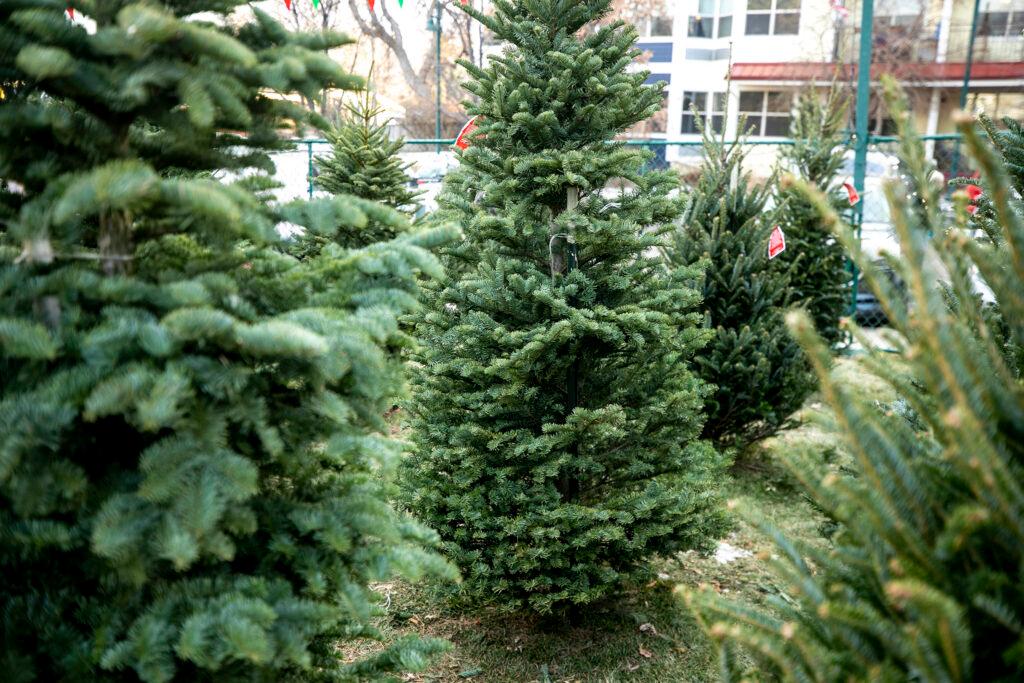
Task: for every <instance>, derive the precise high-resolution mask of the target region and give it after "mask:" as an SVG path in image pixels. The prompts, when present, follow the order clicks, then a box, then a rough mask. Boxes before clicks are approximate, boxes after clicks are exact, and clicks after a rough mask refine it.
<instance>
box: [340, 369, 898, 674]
mask: <svg viewBox="0 0 1024 683" xmlns="http://www.w3.org/2000/svg"><path fill="white" fill-rule="evenodd" d="M832 372H833V375H834V376H835V377H836V378H837V379H839V380H840V381H842V382H843V383H844V384H846V385H847V386H850V387H852V388H854V390H856V391H857V392H858V393H862V394H863V395H865V396H870V397H872V398H873V399H875V400H877V401H879V402H883V403H884V402H885V401H887V400H889V399H890V398H891V397H892V396H893V394H892V392H891V390H889V388H888V387H887V386H886V385H885V384H884V383H883V382H881V381H880V380H878V379H877V378H875V377H873V376H871V375H868V374H867V372H866V370H865V369H863V368H862V367H861V364H860V362H859V361H858V360H857V358H856V357H852V358H850V357H841V358H838V359H837V360H836V363H835V367H834V368H833V371H832ZM796 417H797V418H798V419H799V420H800V421H801V424H800V425H799V426H798V427H795V428H793V429H790V430H788V431H784V432H781V433H780V434H778V435H777V436H775V437H773V438H771V439H768V440H766V441H765V442H763V443H761V444H759V445H757V446H755V447H754V448H753V449H751V451H750V452H748V453H745V454H743V455H742V456H741V457H740V458H738V459H737V464H736V465H735V466H734V467H733V469H732V471H731V473H730V480H729V481H728V482H727V483H726V484H725V490H726V498H727V499H730V500H732V499H735V500H738V501H742V502H743V503H744V504H745V505H746V506H748V507H750V508H752V509H754V510H756V511H759V512H760V513H761V514H763V515H764V516H765V519H766V520H768V521H770V522H771V523H772V524H774V525H775V526H776V527H778V528H779V529H780V530H781V531H783V532H784V533H785V534H786V535H787V537H789V538H790V539H793V540H800V541H805V542H811V543H817V544H821V545H824V544H826V543H827V540H826V539H825V537H824V536H823V535H822V528H823V526H822V525H823V524H824V523H825V519H824V517H823V516H822V515H821V514H820V513H819V512H818V511H816V510H815V509H813V507H812V506H811V505H810V504H809V503H808V501H807V500H806V499H805V498H804V496H803V495H802V494H801V493H800V492H799V491H798V490H797V489H795V488H794V487H793V484H792V482H791V480H790V479H789V476H788V475H787V474H786V473H785V472H784V470H783V469H782V468H781V467H780V466H779V465H778V460H779V458H781V457H784V456H785V454H786V452H787V450H790V449H793V448H794V447H795V446H796V445H797V444H798V443H800V442H804V443H806V442H811V443H813V444H814V445H815V448H817V449H818V450H819V451H820V452H821V454H822V457H823V458H825V459H827V460H828V461H829V462H830V463H832V465H833V466H834V467H836V468H840V467H842V466H843V463H844V461H845V459H846V457H847V456H846V454H845V453H844V451H843V448H842V445H841V443H840V442H839V440H838V438H837V436H836V435H835V434H834V433H833V431H832V428H831V425H830V423H831V413H830V412H829V410H828V409H827V408H826V407H825V406H824V405H823V404H822V403H821V402H820V401H819V400H818V397H817V396H816V395H812V396H811V397H810V398H809V399H808V401H807V402H806V404H805V406H804V407H803V409H802V410H801V411H800V412H799V413H798V414H797V416H796ZM396 429H401V426H400V425H397V424H396ZM725 543H727V544H728V547H727V548H726V550H727V551H728V550H736V551H738V554H739V555H740V556H739V557H736V558H735V559H732V560H731V561H729V562H726V563H722V562H720V561H719V560H717V559H715V558H714V557H700V556H698V555H696V554H695V553H685V554H683V555H682V556H681V557H680V560H679V561H677V560H658V561H657V562H658V566H657V571H658V579H657V580H656V581H655V582H654V583H653V584H651V585H649V586H648V587H645V588H644V589H638V590H634V591H631V592H630V593H628V594H627V595H626V596H624V597H623V598H620V599H618V600H614V601H612V602H611V603H609V604H607V605H603V606H600V607H595V608H593V609H592V610H589V611H587V612H586V613H585V614H584V616H582V617H581V618H580V620H579V621H578V622H577V623H575V624H573V625H571V626H567V625H565V624H563V623H559V622H555V621H546V620H544V619H540V618H535V617H532V618H531V617H517V616H512V617H510V616H507V615H503V614H498V613H480V612H478V613H474V612H467V611H459V610H457V609H455V608H453V607H452V606H451V604H450V603H448V602H447V601H446V600H445V598H444V597H442V596H441V594H440V591H439V590H438V589H437V587H436V586H431V585H429V584H421V585H418V586H412V585H409V584H407V583H404V582H392V583H386V584H379V585H377V586H376V589H377V591H378V592H379V593H380V594H381V595H382V596H383V599H384V605H386V612H387V614H386V616H385V617H383V618H382V619H381V624H380V625H381V628H382V630H383V632H384V634H385V637H386V639H387V640H388V641H390V640H391V639H394V638H397V637H399V636H401V635H405V634H411V633H419V634H422V635H427V636H435V637H440V638H445V639H447V640H449V641H451V642H452V645H453V647H452V649H451V650H450V651H449V652H448V653H446V654H445V655H443V656H442V657H441V658H439V659H438V661H436V662H435V664H434V665H433V666H432V667H430V668H429V669H428V670H427V671H426V672H424V673H422V674H407V675H406V676H405V678H404V680H407V681H418V682H424V683H426V682H448V681H451V682H455V681H474V682H477V681H487V682H488V683H490V682H494V683H512V682H515V683H520V682H527V681H532V682H535V683H560V682H569V681H578V682H580V683H583V682H588V683H589V682H594V683H597V682H605V681H644V682H649V683H677V682H683V681H715V680H717V679H718V662H717V654H716V652H715V650H714V647H713V646H712V643H711V641H710V640H709V639H708V638H707V637H706V636H705V635H704V633H703V632H702V631H701V630H700V628H699V627H698V625H697V623H696V621H694V619H693V617H692V616H691V615H690V613H689V612H687V610H686V609H685V607H684V606H683V605H682V604H681V602H680V601H679V600H678V599H677V597H676V596H675V595H674V593H673V590H674V588H675V587H676V586H678V585H680V584H682V585H690V586H693V585H698V584H701V583H704V584H709V585H711V586H714V587H715V588H716V589H717V590H720V591H721V592H723V593H727V594H732V595H733V596H738V597H740V598H741V599H742V600H744V601H746V602H750V603H758V604H762V603H763V602H764V599H765V596H767V595H769V594H773V593H775V594H784V593H783V587H782V585H781V584H780V582H779V581H778V579H776V578H775V577H774V575H772V574H771V573H770V572H769V571H768V567H767V566H766V562H765V560H764V559H762V558H763V557H764V555H763V554H762V552H770V551H771V550H772V545H771V543H770V542H769V541H768V539H766V538H765V537H763V536H762V535H760V534H759V533H758V532H757V531H756V530H755V529H754V528H752V527H751V526H750V525H749V524H747V523H745V522H743V521H741V520H740V521H737V524H736V528H735V529H734V531H733V533H731V534H730V535H729V536H728V537H727V538H726V539H725ZM759 555H760V557H759ZM380 647H381V644H378V643H372V642H371V643H368V642H361V643H358V644H348V643H347V644H345V648H344V649H345V654H346V658H349V657H350V658H352V659H357V658H361V657H364V656H366V655H368V654H370V653H371V652H372V651H373V650H375V649H378V648H380ZM752 673H753V672H752Z"/></svg>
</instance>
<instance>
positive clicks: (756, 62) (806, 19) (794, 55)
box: [638, 0, 1024, 165]
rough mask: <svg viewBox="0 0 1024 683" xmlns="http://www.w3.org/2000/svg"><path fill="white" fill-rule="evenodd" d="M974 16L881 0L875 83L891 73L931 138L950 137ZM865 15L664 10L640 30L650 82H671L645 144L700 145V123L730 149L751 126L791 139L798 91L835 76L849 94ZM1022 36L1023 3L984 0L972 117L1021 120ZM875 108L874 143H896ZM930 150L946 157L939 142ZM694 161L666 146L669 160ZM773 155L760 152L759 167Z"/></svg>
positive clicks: (815, 1)
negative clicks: (880, 138)
mask: <svg viewBox="0 0 1024 683" xmlns="http://www.w3.org/2000/svg"><path fill="white" fill-rule="evenodd" d="M973 10H974V2H973V0H875V21H874V27H873V47H874V55H873V58H872V66H871V73H872V78H873V81H875V82H877V78H878V76H879V75H881V74H882V73H886V72H888V73H893V74H895V75H896V76H897V77H898V78H900V79H901V81H903V82H904V84H905V86H906V87H907V89H908V91H909V92H910V94H911V105H912V109H913V112H914V115H915V119H916V123H917V127H918V130H920V131H921V132H923V133H932V134H934V133H944V132H952V131H953V123H952V116H951V114H952V113H953V111H955V110H956V109H957V108H958V106H959V98H960V88H961V85H962V81H963V75H964V69H965V62H966V61H967V60H966V57H967V51H968V43H969V38H970V34H971V25H972V17H973ZM860 16H861V7H860V0H845V2H843V0H675V1H674V2H673V1H672V0H668V1H667V2H666V10H665V12H664V16H658V17H655V18H653V19H652V20H650V21H649V22H645V23H646V25H645V26H642V27H641V33H642V34H643V37H642V39H641V41H640V42H639V44H638V46H639V47H640V48H641V49H643V50H644V51H645V53H646V56H647V64H646V65H645V67H646V68H647V69H649V70H650V71H651V77H650V80H649V82H654V81H666V82H667V83H668V86H667V88H666V90H665V108H664V110H663V112H662V113H661V114H659V115H658V116H656V117H655V118H654V119H653V120H652V121H651V122H649V123H648V124H647V125H646V126H644V127H643V129H642V130H641V131H640V132H641V134H643V135H645V136H651V137H664V138H667V139H669V140H696V139H698V129H697V119H698V118H700V119H703V120H704V122H705V124H706V125H708V126H710V127H711V128H712V129H713V130H716V131H724V132H725V134H726V137H727V138H731V137H733V136H735V135H736V134H737V133H739V132H740V131H739V122H740V120H741V118H743V119H745V120H746V122H747V128H748V129H749V131H750V136H751V138H753V139H756V140H762V141H765V142H768V141H771V140H772V139H773V138H779V137H784V136H785V135H786V134H787V132H788V128H789V120H790V113H791V109H792V106H793V98H794V96H795V95H796V94H797V93H798V92H800V91H801V90H804V89H806V88H808V87H811V86H812V85H813V84H818V85H821V84H827V83H828V82H829V81H831V80H832V78H833V77H835V76H836V74H838V78H840V79H841V80H843V81H847V82H849V83H850V86H851V89H852V87H853V85H854V83H855V79H856V63H857V57H858V54H859V52H858V50H859V42H860V34H861V27H860ZM1022 32H1024V0H982V1H981V7H980V15H979V20H978V23H977V31H976V37H975V44H974V49H973V55H974V63H973V68H972V70H971V80H970V90H969V99H968V107H970V108H974V109H975V110H982V111H985V112H987V113H989V114H991V115H993V116H1013V117H1015V118H1018V119H1024V35H1022ZM872 99H873V103H872V109H871V111H872V126H871V127H872V132H873V133H876V134H888V133H891V132H892V122H891V121H890V120H889V119H888V117H887V116H886V113H885V110H884V107H883V106H882V105H881V104H880V103H879V102H877V99H878V98H877V97H875V95H873V96H872ZM929 149H930V150H933V151H934V153H935V154H936V157H937V158H940V157H941V156H942V155H941V152H942V143H939V145H937V146H936V145H929ZM696 154H697V150H695V149H694V148H685V147H678V146H674V147H673V146H670V147H669V148H668V149H667V151H666V159H667V161H669V162H678V163H683V164H686V163H687V162H689V161H693V160H694V158H695V155H696ZM773 156H774V150H773V148H772V147H771V146H765V147H758V148H757V149H756V150H754V151H753V159H752V161H754V162H755V163H758V162H762V163H764V164H769V163H770V157H773ZM940 165H941V159H940Z"/></svg>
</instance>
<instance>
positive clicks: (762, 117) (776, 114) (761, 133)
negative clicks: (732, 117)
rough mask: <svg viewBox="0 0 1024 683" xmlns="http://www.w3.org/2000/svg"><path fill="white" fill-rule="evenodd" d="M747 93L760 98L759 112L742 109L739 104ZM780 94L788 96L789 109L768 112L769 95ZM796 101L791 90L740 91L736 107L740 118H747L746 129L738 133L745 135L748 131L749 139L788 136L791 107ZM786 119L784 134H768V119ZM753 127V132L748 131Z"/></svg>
mask: <svg viewBox="0 0 1024 683" xmlns="http://www.w3.org/2000/svg"><path fill="white" fill-rule="evenodd" d="M749 93H757V94H759V95H760V96H761V106H760V111H750V110H747V109H744V108H743V106H742V105H741V104H740V102H741V101H742V99H743V95H746V94H749ZM775 94H782V95H788V96H789V109H788V110H787V111H785V112H781V111H770V110H769V109H768V101H769V100H770V99H771V98H770V97H769V95H775ZM795 100H796V96H795V93H794V92H793V91H792V90H741V91H740V96H739V98H738V99H737V102H736V106H737V109H738V110H739V116H740V118H742V117H744V116H746V117H747V129H746V130H744V131H740V132H741V133H747V131H749V135H750V137H754V138H766V137H767V138H776V137H786V135H788V134H789V126H790V124H792V122H793V106H794V102H795ZM769 118H773V119H781V118H786V119H787V125H786V132H784V133H781V134H779V133H768V132H767V130H768V119H769ZM751 126H753V130H750V128H751Z"/></svg>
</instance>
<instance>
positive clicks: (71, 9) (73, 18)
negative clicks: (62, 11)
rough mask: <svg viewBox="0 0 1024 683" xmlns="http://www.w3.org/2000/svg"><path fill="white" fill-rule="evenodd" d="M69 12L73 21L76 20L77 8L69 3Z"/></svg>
mask: <svg viewBox="0 0 1024 683" xmlns="http://www.w3.org/2000/svg"><path fill="white" fill-rule="evenodd" d="M67 12H68V16H69V17H70V18H71V21H74V20H75V8H74V7H72V6H71V5H68V9H67Z"/></svg>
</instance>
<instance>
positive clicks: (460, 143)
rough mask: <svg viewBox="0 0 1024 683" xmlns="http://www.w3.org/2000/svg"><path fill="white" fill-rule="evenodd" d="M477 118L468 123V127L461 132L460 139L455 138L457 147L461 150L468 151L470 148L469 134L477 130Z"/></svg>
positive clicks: (465, 126) (464, 127)
mask: <svg viewBox="0 0 1024 683" xmlns="http://www.w3.org/2000/svg"><path fill="white" fill-rule="evenodd" d="M477 118H478V117H477V116H474V117H473V118H471V119H470V120H469V121H466V125H464V126H463V127H462V130H460V131H459V135H458V137H456V138H455V146H456V147H458V148H459V149H466V148H467V147H469V134H470V133H472V132H473V131H474V130H476V120H477Z"/></svg>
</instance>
